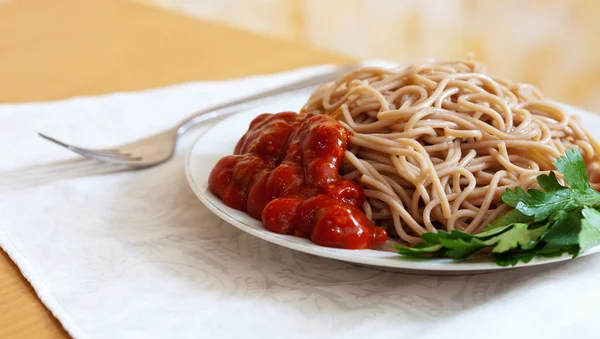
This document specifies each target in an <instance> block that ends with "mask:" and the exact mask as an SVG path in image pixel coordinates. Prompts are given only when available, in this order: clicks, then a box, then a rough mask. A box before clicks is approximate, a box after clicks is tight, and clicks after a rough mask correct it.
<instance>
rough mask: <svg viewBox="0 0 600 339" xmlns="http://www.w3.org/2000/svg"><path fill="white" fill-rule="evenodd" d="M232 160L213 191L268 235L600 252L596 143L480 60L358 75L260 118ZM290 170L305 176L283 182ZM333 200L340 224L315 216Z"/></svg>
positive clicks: (220, 167) (527, 254)
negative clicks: (597, 248)
mask: <svg viewBox="0 0 600 339" xmlns="http://www.w3.org/2000/svg"><path fill="white" fill-rule="evenodd" d="M298 126H304V127H300V128H296V127H298ZM284 131H285V132H284ZM320 132H321V134H319V133H320ZM303 133H305V134H306V135H308V137H304V138H303V137H299V136H300V135H303ZM314 135H317V136H319V138H323V140H326V141H324V142H321V141H317V139H319V138H316V139H314V138H313V139H311V136H314ZM319 140H320V139H319ZM333 145H335V147H334V146H333ZM296 148H297V149H301V150H302V151H296ZM322 149H323V150H326V151H323V152H321V151H320V150H322ZM235 154H236V155H234V156H230V157H225V158H224V159H222V160H221V161H220V162H219V164H217V166H216V167H215V169H214V170H213V172H212V174H211V186H210V187H211V191H212V192H213V193H215V194H216V195H217V196H219V197H220V198H221V199H222V200H223V201H224V202H225V203H226V204H227V205H229V206H231V207H234V208H237V209H240V210H247V211H248V213H249V214H250V215H251V216H253V217H255V218H258V219H262V220H263V222H264V223H265V225H266V227H267V228H268V229H270V230H272V231H275V232H278V233H286V234H296V235H300V236H304V237H310V238H311V239H312V240H313V241H315V243H317V244H321V245H325V246H330V247H341V248H371V247H373V246H376V245H379V244H381V242H382V241H383V240H384V239H385V238H386V237H387V235H389V236H390V238H394V239H398V240H399V241H400V243H401V244H402V245H401V246H398V251H399V252H400V253H401V254H404V255H417V256H421V255H439V256H449V257H453V258H465V257H467V256H469V255H472V254H474V253H481V252H485V251H488V252H492V253H493V255H494V256H495V257H496V259H497V262H498V263H500V264H514V263H516V261H518V260H523V261H528V260H530V259H531V258H532V257H533V256H536V255H541V256H551V255H559V254H562V253H563V252H569V253H571V254H573V255H574V256H576V255H578V254H580V253H581V252H582V251H584V250H586V249H589V248H590V246H593V245H595V244H596V243H597V242H598V241H600V223H599V221H600V217H598V216H597V215H600V213H598V212H597V211H596V209H595V208H596V207H599V206H600V200H599V199H598V196H600V195H599V194H598V193H597V192H596V190H595V189H598V188H599V187H600V172H599V170H600V146H599V145H598V143H597V142H596V141H595V140H594V139H593V138H592V137H591V136H590V134H589V133H588V132H587V131H586V130H585V129H584V128H583V126H582V124H581V122H580V121H579V120H578V119H577V117H574V116H569V115H568V114H566V113H565V112H564V111H563V110H562V109H561V108H560V107H559V106H557V105H555V104H554V103H552V102H550V101H548V100H546V99H544V98H543V96H542V94H541V93H540V91H539V90H537V89H536V88H535V87H533V86H531V85H526V84H518V83H512V82H509V81H506V80H501V79H498V78H496V77H493V76H491V75H489V74H488V73H487V72H486V70H485V68H484V66H482V65H481V64H478V63H476V62H473V61H464V62H426V63H422V64H412V65H405V66H401V67H398V68H394V69H386V68H377V67H364V68H361V69H358V70H356V71H354V72H351V73H349V74H346V75H344V76H343V77H341V78H340V79H339V80H337V81H335V82H332V83H328V84H325V85H323V86H321V88H319V89H318V90H316V91H315V92H314V93H313V94H312V95H311V97H310V98H309V100H308V102H307V103H306V104H305V105H304V107H302V110H301V114H300V115H295V114H294V113H279V114H276V115H262V116H260V117H258V118H257V119H256V120H255V121H253V122H252V124H251V125H250V128H249V131H248V132H247V133H246V135H245V136H244V137H243V138H242V139H241V140H240V142H239V143H238V145H237V147H236V150H235ZM288 155H289V157H288ZM236 157H237V158H236ZM241 158H244V159H245V160H233V159H241ZM246 162H251V163H252V164H255V165H256V167H253V168H255V169H253V170H247V169H245V167H244V166H245V165H243V164H245V163H246ZM288 163H291V165H287V164H288ZM240 164H242V165H240ZM314 164H318V166H317V167H316V168H318V169H326V173H327V174H326V175H325V176H324V178H322V177H318V176H316V175H315V172H314V170H313V169H312V167H311V166H313V165H314ZM282 165H285V166H284V167H283V169H279V168H280V167H281V166H282ZM286 166H288V167H289V168H288V167H286ZM314 166H316V165H314ZM284 170H287V171H288V172H290V173H294V175H290V177H295V178H300V179H297V180H292V181H285V180H284V179H280V178H279V177H278V174H277V173H278V172H280V171H284ZM554 170H558V172H554ZM219 173H230V174H229V176H226V175H225V174H219ZM220 175H221V176H223V178H221V179H220V180H221V182H220V184H218V185H217V184H214V183H213V181H217V179H215V178H217V177H219V176H220ZM267 183H274V184H272V185H274V186H273V187H274V188H272V187H269V186H268V184H267ZM330 183H334V184H330ZM226 185H229V186H227V187H236V189H237V191H236V190H234V189H231V188H223V187H225V186H226ZM328 185H334V186H335V185H341V186H343V187H344V189H340V190H334V191H335V192H333V193H332V192H331V189H330V188H328V187H330V186H328ZM346 187H350V188H346ZM228 190H232V191H236V192H239V193H231V192H230V191H228ZM340 191H343V194H339V192H340ZM259 192H260V193H259ZM305 192H308V193H305ZM348 192H352V193H348ZM236 194H238V195H236ZM348 196H350V198H348ZM317 197H321V198H318V199H323V201H317V202H313V205H312V207H311V208H310V210H311V212H310V213H306V214H302V213H303V212H298V211H304V210H303V209H302V208H301V207H302V206H304V205H307V204H310V203H309V202H310V201H315V200H311V199H317ZM325 201H327V202H331V203H332V204H334V205H335V204H337V205H336V209H335V213H334V212H332V211H331V210H330V209H327V210H326V211H321V206H326V205H327V204H326V203H325ZM271 203H272V206H269V204H271ZM338 209H339V210H343V211H344V212H343V213H342V212H337V211H338ZM334 214H335V215H336V217H337V216H339V215H342V214H343V218H342V217H340V218H339V219H335V218H333V217H329V216H330V215H334ZM299 215H302V216H299ZM323 216H325V217H324V218H325V219H324V220H327V221H326V222H325V221H323V220H322V219H320V218H321V217H323ZM303 218H304V219H303ZM328 218H329V219H328ZM300 219H302V222H305V221H307V220H308V221H310V222H307V223H305V224H302V223H300V224H299V223H298V222H299V220H300ZM340 220H352V221H353V223H351V224H353V225H361V226H360V227H359V226H352V227H347V226H346V224H345V223H344V222H341V221H340ZM321 222H323V223H326V224H327V226H326V227H321V224H320V223H321ZM309 224H310V225H311V226H312V228H311V227H309V226H308V225H309ZM317 225H318V227H317ZM565 225H566V226H565ZM353 227H358V228H353ZM568 227H570V228H568ZM322 228H323V229H327V231H326V233H327V232H329V233H327V235H324V234H319V235H318V236H315V234H314V233H315V230H319V232H320V230H321V229H322ZM349 230H352V231H351V232H349V233H346V232H348V231H349ZM357 234H360V235H361V236H358V235H357ZM363 234H364V235H363ZM367 235H368V236H367ZM566 235H568V236H569V237H571V238H572V239H571V240H570V242H564V241H563V243H562V244H559V243H558V242H557V241H558V240H556V239H563V240H564V238H565V236H566ZM351 237H355V238H360V239H370V241H367V242H364V243H361V242H356V241H354V240H351V239H354V238H351ZM322 239H328V240H327V241H325V240H322ZM331 239H335V240H331ZM358 243H360V245H357V244H358Z"/></svg>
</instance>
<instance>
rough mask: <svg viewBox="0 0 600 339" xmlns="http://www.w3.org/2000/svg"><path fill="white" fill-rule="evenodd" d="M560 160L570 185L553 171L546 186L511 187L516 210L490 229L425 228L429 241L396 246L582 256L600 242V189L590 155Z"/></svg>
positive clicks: (511, 259)
mask: <svg viewBox="0 0 600 339" xmlns="http://www.w3.org/2000/svg"><path fill="white" fill-rule="evenodd" d="M554 166H555V167H556V169H557V170H558V172H559V173H561V174H562V175H563V178H564V181H565V183H566V184H567V185H568V187H567V186H563V185H561V184H560V183H559V182H558V180H557V178H556V175H555V173H554V172H550V174H549V175H545V174H542V175H540V176H538V178H537V181H538V184H539V186H540V187H541V188H542V190H538V189H528V190H527V191H525V190H523V189H521V188H520V187H517V188H515V190H514V191H511V190H510V189H507V190H506V192H505V193H503V194H502V196H501V197H502V201H504V203H505V204H507V205H509V206H510V207H513V210H511V211H510V212H508V213H506V214H505V215H503V216H501V217H499V218H498V219H496V220H494V222H492V223H491V224H490V225H488V226H487V227H486V228H485V230H484V232H482V233H479V234H469V233H466V232H462V231H458V230H453V231H451V232H446V231H439V232H437V233H424V234H422V238H423V242H421V243H419V244H417V245H415V246H414V247H406V246H396V250H397V251H398V253H399V254H401V255H406V256H413V257H421V256H439V257H450V258H454V259H464V258H467V257H469V256H471V255H473V254H475V253H477V252H480V251H481V250H483V249H486V248H488V249H491V255H492V256H493V257H494V259H495V260H496V263H497V264H498V265H500V266H508V265H516V264H517V263H518V262H519V261H522V262H525V263H527V262H529V261H531V259H533V258H534V257H536V256H537V257H555V256H560V255H562V254H563V253H569V254H571V255H572V256H573V258H576V257H578V256H579V255H581V254H582V253H583V252H585V251H587V250H589V249H590V248H592V247H594V246H596V245H597V244H598V243H600V212H599V211H598V210H597V209H598V208H599V207H600V193H598V192H597V191H596V190H594V189H593V188H592V187H591V186H590V183H589V180H588V176H587V171H586V165H585V161H584V160H583V157H582V156H581V153H579V152H578V151H577V150H567V151H566V154H565V155H564V156H562V157H560V158H558V159H556V161H555V162H554Z"/></svg>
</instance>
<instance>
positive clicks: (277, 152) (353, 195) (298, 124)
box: [209, 112, 387, 249]
mask: <svg viewBox="0 0 600 339" xmlns="http://www.w3.org/2000/svg"><path fill="white" fill-rule="evenodd" d="M348 134H349V132H348V131H347V130H346V129H345V128H344V127H343V126H342V125H340V124H339V123H338V122H337V121H336V120H335V119H333V118H331V117H329V116H327V115H313V114H301V115H300V114H296V113H294V112H282V113H278V114H268V113H265V114H262V115H260V116H258V117H257V118H255V119H254V120H253V121H252V123H250V127H249V128H248V131H247V132H246V134H245V135H244V136H243V137H242V138H241V139H240V141H239V142H238V143H237V145H236V147H235V151H234V155H230V156H226V157H223V158H222V159H221V160H219V162H218V163H217V164H216V165H215V167H214V168H213V170H212V172H211V173H210V177H209V189H210V191H211V192H212V193H213V194H215V195H216V196H218V197H219V198H220V199H221V200H222V201H223V202H224V203H225V204H226V205H227V206H230V207H232V208H235V209H238V210H241V211H245V212H247V213H248V214H249V215H250V216H252V217H253V218H256V219H259V220H262V222H263V223H264V225H265V226H266V228H267V229H269V230H271V231H273V232H276V233H280V234H293V235H296V236H300V237H305V238H309V239H311V240H312V241H313V242H314V243H316V244H318V245H322V246H327V247H337V248H345V249H367V248H372V247H373V246H374V245H381V244H383V243H384V242H385V241H386V239H387V234H386V232H385V230H384V229H383V228H380V227H377V226H374V225H372V224H371V223H370V222H369V220H368V219H367V217H366V216H365V215H364V213H363V212H362V210H361V208H362V206H363V203H364V202H365V195H364V191H363V188H362V187H361V186H360V185H358V184H357V183H355V182H353V181H350V180H345V179H342V178H340V175H339V169H340V165H341V162H342V159H343V157H344V152H345V151H346V142H347V140H348V137H349V135H348Z"/></svg>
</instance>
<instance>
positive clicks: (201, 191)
mask: <svg viewBox="0 0 600 339" xmlns="http://www.w3.org/2000/svg"><path fill="white" fill-rule="evenodd" d="M307 98H308V93H298V94H294V95H288V96H286V97H279V98H277V99H273V100H270V101H268V102H267V103H266V104H265V105H262V106H261V107H260V108H256V109H251V110H247V111H243V112H240V113H238V114H235V115H233V116H230V117H229V118H226V119H224V120H222V121H220V122H218V123H216V124H215V125H213V126H211V127H210V128H208V129H207V131H206V132H204V133H203V134H202V135H201V136H200V137H199V138H198V140H197V141H196V142H195V144H194V146H193V147H192V148H191V150H190V151H189V153H188V156H187V159H186V174H187V178H188V182H189V184H190V186H191V188H192V190H193V191H194V193H195V194H196V195H197V196H198V198H199V199H200V201H202V202H203V203H204V204H205V205H206V207H208V208H209V209H210V210H211V211H212V212H214V213H215V214H216V215H217V216H219V217H220V218H221V219H223V220H225V221H226V222H228V223H230V224H232V225H233V226H235V227H237V228H239V229H240V230H242V231H244V232H247V233H250V234H252V235H254V236H256V237H259V238H261V239H264V240H266V241H269V242H272V243H274V244H277V245H280V246H283V247H287V248H290V249H293V250H297V251H301V252H305V253H310V254H313V255H317V256H321V257H325V258H331V259H338V260H342V261H346V262H350V263H355V264H359V265H365V266H371V267H374V268H380V269H385V270H394V271H403V272H407V271H410V272H412V273H429V274H475V273H484V272H491V271H498V270H505V269H509V268H511V267H500V266H497V265H496V264H495V263H494V262H493V260H492V259H491V258H478V259H470V260H464V261H454V260H451V259H429V258H427V259H419V258H409V257H402V256H399V255H398V254H396V253H394V252H391V251H390V252H388V251H382V250H343V249H335V248H327V247H322V246H318V245H315V244H314V243H312V242H311V241H310V240H308V239H303V238H298V237H294V236H290V235H281V234H276V233H273V232H270V231H268V230H267V229H266V228H265V227H264V226H263V225H262V223H261V222H260V221H258V220H255V219H253V218H251V217H250V216H248V215H247V214H246V213H244V212H240V211H237V210H234V209H232V208H230V207H227V206H226V205H225V204H223V203H222V202H221V200H219V199H218V198H217V197H216V196H214V195H213V194H212V193H210V191H209V190H208V176H209V174H210V171H211V170H212V168H213V166H214V165H215V164H216V162H217V161H218V160H219V159H220V158H221V157H223V156H225V155H229V154H232V153H233V148H234V147H235V144H236V143H237V141H238V139H239V138H240V137H241V136H242V135H243V134H244V133H245V132H246V130H247V128H248V125H249V123H250V121H251V120H252V119H253V118H254V117H256V116H257V115H259V114H260V113H264V112H281V111H298V110H299V109H300V107H302V104H303V103H304V102H305V101H306V99H307ZM565 108H566V109H568V110H569V111H570V112H573V113H575V114H578V115H579V116H580V117H581V118H582V120H583V121H584V123H585V125H586V126H588V128H590V129H592V133H593V134H595V136H596V137H597V138H600V116H596V115H594V114H593V113H589V112H585V111H582V110H579V109H575V108H573V107H566V106H565ZM599 251H600V246H598V247H596V248H594V249H592V250H590V251H588V252H587V253H586V254H592V253H595V252H599ZM569 259H570V256H568V255H564V256H562V257H558V258H542V259H534V260H532V261H531V262H529V263H528V264H522V263H520V264H519V265H517V266H516V267H520V266H535V265H542V264H549V263H555V262H560V261H565V260H569Z"/></svg>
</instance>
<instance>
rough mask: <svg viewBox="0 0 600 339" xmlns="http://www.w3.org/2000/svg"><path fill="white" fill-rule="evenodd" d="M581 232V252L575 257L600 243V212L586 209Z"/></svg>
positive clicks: (583, 211) (583, 212)
mask: <svg viewBox="0 0 600 339" xmlns="http://www.w3.org/2000/svg"><path fill="white" fill-rule="evenodd" d="M581 213H582V214H583V220H582V221H581V232H579V239H578V240H579V251H578V252H577V254H576V255H575V257H577V256H579V255H581V253H583V252H585V251H587V250H589V249H590V248H592V247H594V246H596V245H598V244H599V243H600V212H598V211H597V210H595V209H593V208H589V207H584V208H583V210H582V212H581Z"/></svg>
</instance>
